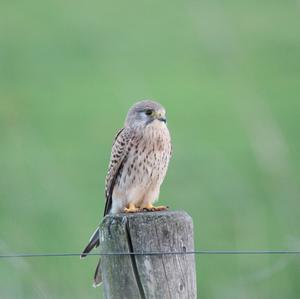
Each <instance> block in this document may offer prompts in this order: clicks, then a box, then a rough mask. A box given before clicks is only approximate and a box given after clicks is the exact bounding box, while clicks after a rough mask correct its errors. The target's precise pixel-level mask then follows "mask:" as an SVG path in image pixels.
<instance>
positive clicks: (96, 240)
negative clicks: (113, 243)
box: [80, 228, 100, 258]
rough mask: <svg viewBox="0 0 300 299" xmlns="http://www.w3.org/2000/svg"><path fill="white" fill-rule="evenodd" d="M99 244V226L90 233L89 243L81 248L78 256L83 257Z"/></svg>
mask: <svg viewBox="0 0 300 299" xmlns="http://www.w3.org/2000/svg"><path fill="white" fill-rule="evenodd" d="M99 245H100V240H99V228H97V229H96V230H95V232H94V233H93V234H92V236H91V238H90V240H89V243H88V244H87V246H86V247H85V248H84V249H83V251H82V253H81V255H80V258H85V257H86V256H87V255H88V254H89V252H91V251H92V250H93V249H94V248H97V247H98V246H99Z"/></svg>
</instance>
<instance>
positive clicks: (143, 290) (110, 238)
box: [100, 211, 197, 299]
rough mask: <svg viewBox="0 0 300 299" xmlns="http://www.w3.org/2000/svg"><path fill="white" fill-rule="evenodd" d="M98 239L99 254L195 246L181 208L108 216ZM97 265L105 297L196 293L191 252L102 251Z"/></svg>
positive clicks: (172, 298) (135, 298)
mask: <svg viewBox="0 0 300 299" xmlns="http://www.w3.org/2000/svg"><path fill="white" fill-rule="evenodd" d="M100 240H101V245H100V248H101V249H100V250H101V252H103V253H105V252H143V251H144V252H183V251H193V250H194V236H193V223H192V219H191V217H190V216H189V215H188V214H187V213H185V212H169V211H166V212H145V213H134V214H118V215H107V216H106V217H105V218H104V220H103V222H102V224H101V229H100ZM101 268H102V275H103V284H104V294H105V298H109V299H115V298H116V299H120V298H128V299H138V298H141V299H145V298H147V299H148V298H155V299H157V298H164V299H166V298H170V299H176V298H178V299H183V298H188V299H193V298H196V297H197V291H196V272H195V259H194V255H193V254H187V255H184V254H177V255H171V254H170V255H123V256H120V255H115V256H103V257H102V261H101Z"/></svg>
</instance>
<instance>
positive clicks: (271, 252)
mask: <svg viewBox="0 0 300 299" xmlns="http://www.w3.org/2000/svg"><path fill="white" fill-rule="evenodd" d="M190 254H193V255H201V254H202V255H205V254H206V255H234V254H237V255H300V250H193V251H185V250H183V251H167V252H161V251H143V252H99V253H89V254H87V256H130V255H145V256H151V255H190ZM75 256H78V257H79V256H81V253H72V252H70V253H68V252H57V253H56V252H55V253H51V252H50V253H8V254H0V259H8V258H35V257H75Z"/></svg>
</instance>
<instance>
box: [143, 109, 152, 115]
mask: <svg viewBox="0 0 300 299" xmlns="http://www.w3.org/2000/svg"><path fill="white" fill-rule="evenodd" d="M152 113H153V111H152V110H151V109H147V110H146V111H145V114H146V115H152Z"/></svg>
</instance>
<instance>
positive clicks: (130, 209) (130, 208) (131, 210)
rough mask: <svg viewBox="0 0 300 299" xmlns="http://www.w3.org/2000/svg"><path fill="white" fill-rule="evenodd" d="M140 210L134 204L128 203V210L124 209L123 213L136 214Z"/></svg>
mask: <svg viewBox="0 0 300 299" xmlns="http://www.w3.org/2000/svg"><path fill="white" fill-rule="evenodd" d="M140 211H141V209H139V208H137V207H136V206H135V205H134V204H132V203H130V204H129V205H128V208H125V209H124V212H125V213H136V212H140Z"/></svg>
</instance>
